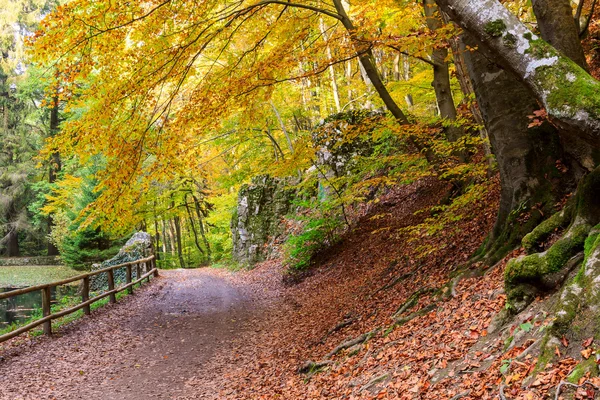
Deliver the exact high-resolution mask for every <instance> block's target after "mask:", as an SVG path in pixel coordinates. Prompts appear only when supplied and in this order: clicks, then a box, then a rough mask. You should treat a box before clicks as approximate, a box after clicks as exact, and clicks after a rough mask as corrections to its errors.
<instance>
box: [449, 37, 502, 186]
mask: <svg viewBox="0 0 600 400" xmlns="http://www.w3.org/2000/svg"><path fill="white" fill-rule="evenodd" d="M449 42H450V48H451V49H452V57H453V59H454V68H455V69H456V77H457V78H458V82H459V84H460V89H461V91H462V92H463V95H464V97H465V98H466V99H470V98H471V96H473V95H474V94H475V91H474V90H473V84H472V83H471V77H470V76H469V71H468V69H467V66H466V64H465V59H464V56H463V51H462V50H461V48H460V40H459V39H458V38H452V39H450V41H449ZM469 110H470V111H471V114H472V115H473V119H474V120H475V123H476V124H477V125H479V137H480V138H481V141H482V143H483V152H484V154H485V157H486V160H487V163H488V177H491V175H492V171H493V169H494V157H493V154H492V148H491V146H490V141H489V135H488V131H487V128H486V126H485V121H484V120H483V115H481V110H480V109H479V106H478V105H477V102H474V101H470V102H469Z"/></svg>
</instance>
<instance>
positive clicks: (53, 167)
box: [47, 96, 62, 256]
mask: <svg viewBox="0 0 600 400" xmlns="http://www.w3.org/2000/svg"><path fill="white" fill-rule="evenodd" d="M52 101H53V105H52V108H51V109H50V135H52V136H54V135H55V134H57V133H58V130H59V123H60V121H59V109H58V97H57V96H55V97H54V98H53V99H52ZM61 169H62V163H61V160H60V154H59V153H58V152H56V151H55V152H53V153H52V155H51V157H50V166H49V168H48V183H50V184H52V183H54V182H56V179H57V177H58V174H59V173H60V171H61ZM53 228H54V216H53V215H52V214H50V215H49V216H48V235H51V234H52V229H53ZM58 253H59V252H58V248H57V247H56V245H55V244H54V243H53V242H52V241H51V240H48V250H47V254H48V255H49V256H57V255H58Z"/></svg>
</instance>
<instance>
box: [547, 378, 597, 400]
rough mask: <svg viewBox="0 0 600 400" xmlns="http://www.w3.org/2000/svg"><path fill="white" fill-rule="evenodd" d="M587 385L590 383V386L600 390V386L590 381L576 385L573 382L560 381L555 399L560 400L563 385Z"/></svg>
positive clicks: (577, 386) (578, 386)
mask: <svg viewBox="0 0 600 400" xmlns="http://www.w3.org/2000/svg"><path fill="white" fill-rule="evenodd" d="M585 385H589V386H592V387H593V388H594V389H596V390H600V387H598V386H596V385H594V384H593V383H592V382H590V381H585V382H583V383H582V384H581V385H576V384H574V383H571V382H565V381H560V383H559V384H558V386H557V387H556V394H555V395H554V400H558V396H560V391H561V389H562V387H563V386H571V387H575V388H580V387H583V386H585Z"/></svg>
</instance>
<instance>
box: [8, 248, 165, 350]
mask: <svg viewBox="0 0 600 400" xmlns="http://www.w3.org/2000/svg"><path fill="white" fill-rule="evenodd" d="M134 266H135V268H136V277H137V279H136V280H135V281H132V275H133V274H132V270H133V268H134ZM123 267H125V268H126V279H125V280H126V284H125V285H123V286H119V287H115V274H114V271H115V269H119V268H123ZM103 273H106V274H107V276H108V291H106V292H104V293H102V294H99V295H98V296H95V297H92V298H91V299H90V277H92V276H94V275H99V274H103ZM151 275H153V276H154V277H157V276H158V269H157V268H156V260H155V258H154V255H151V256H150V257H146V258H142V259H140V260H136V261H130V262H126V263H123V264H119V265H114V266H112V267H107V268H103V269H99V270H98V271H92V272H90V273H87V274H82V275H78V276H75V277H73V278H69V279H64V280H62V281H58V282H52V283H47V284H44V285H37V286H30V287H27V288H23V289H18V290H12V291H10V292H5V293H0V300H3V299H7V298H11V297H15V296H19V295H22V294H25V293H30V292H35V291H38V290H39V291H41V292H42V318H40V319H38V320H35V321H33V322H31V323H29V324H27V325H25V326H22V327H20V328H18V329H15V330H14V331H12V332H9V333H6V334H4V335H1V336H0V343H2V342H4V341H6V340H8V339H11V338H13V337H15V336H18V335H20V334H22V333H25V332H28V331H30V330H32V329H33V328H35V327H37V326H39V325H42V324H43V325H44V327H43V329H44V334H46V335H51V334H52V320H53V319H56V318H60V317H64V316H65V315H68V314H71V313H74V312H75V311H77V310H80V309H82V308H83V311H84V313H85V314H86V315H89V314H90V313H91V310H90V305H91V304H93V303H95V302H97V301H98V300H100V299H103V298H105V297H107V296H108V297H110V299H109V301H110V302H111V303H116V301H117V296H116V294H117V293H118V292H121V291H123V290H127V291H128V293H129V294H133V285H135V284H137V283H141V282H142V281H143V280H144V279H148V282H150V276H151ZM76 281H82V283H81V303H79V304H78V305H76V306H74V307H71V308H68V309H66V310H61V311H58V312H56V313H52V310H51V307H50V301H51V288H53V287H56V286H61V285H66V284H69V283H72V282H76Z"/></svg>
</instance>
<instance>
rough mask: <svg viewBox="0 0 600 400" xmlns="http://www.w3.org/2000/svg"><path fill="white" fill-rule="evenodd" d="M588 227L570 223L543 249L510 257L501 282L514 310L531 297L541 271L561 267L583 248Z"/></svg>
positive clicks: (541, 274)
mask: <svg viewBox="0 0 600 400" xmlns="http://www.w3.org/2000/svg"><path fill="white" fill-rule="evenodd" d="M590 229H591V227H590V226H589V225H586V224H582V225H578V226H575V227H572V228H570V229H569V231H568V233H567V234H566V235H565V236H564V237H563V238H562V239H560V240H558V241H557V242H556V243H554V245H552V247H550V248H549V249H548V250H547V251H546V252H544V253H537V254H531V255H528V256H524V257H519V258H515V259H512V260H510V261H509V263H508V265H507V266H506V270H505V272H504V282H505V287H506V291H507V294H508V304H509V307H511V308H512V309H513V311H519V310H521V309H523V308H524V307H525V306H526V305H527V304H528V303H530V302H531V301H532V300H533V297H534V296H535V294H536V292H537V290H536V288H537V286H538V285H536V284H537V283H540V280H541V278H542V277H543V276H544V275H547V274H551V273H554V272H557V271H560V270H561V269H562V268H563V267H564V265H565V264H566V263H567V261H569V259H570V258H571V257H573V256H574V255H575V254H577V252H579V251H581V250H582V249H583V245H584V242H585V240H586V239H587V236H588V233H589V231H590ZM540 286H541V285H540Z"/></svg>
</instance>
